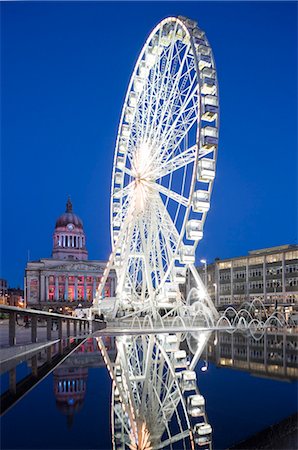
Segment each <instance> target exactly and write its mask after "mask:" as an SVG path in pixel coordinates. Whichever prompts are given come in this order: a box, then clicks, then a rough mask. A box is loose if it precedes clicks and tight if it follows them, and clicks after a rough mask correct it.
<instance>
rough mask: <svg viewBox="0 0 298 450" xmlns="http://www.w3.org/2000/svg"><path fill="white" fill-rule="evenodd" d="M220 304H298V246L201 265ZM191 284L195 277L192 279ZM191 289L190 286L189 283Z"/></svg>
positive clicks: (202, 276)
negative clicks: (259, 302) (255, 301)
mask: <svg viewBox="0 0 298 450" xmlns="http://www.w3.org/2000/svg"><path fill="white" fill-rule="evenodd" d="M198 272H199V274H200V275H201V278H202V280H203V282H206V281H207V288H208V292H209V294H210V296H211V298H212V299H213V301H214V303H215V305H216V306H217V307H221V306H223V307H224V306H228V305H241V304H242V303H244V302H246V301H249V302H250V301H252V300H254V299H259V300H261V301H262V302H263V303H264V304H265V305H267V306H272V307H274V306H275V305H283V306H296V307H298V245H282V246H278V247H270V248H266V249H261V250H253V251H250V252H249V253H248V255H247V256H240V257H236V258H229V259H217V260H216V261H214V262H213V263H212V264H207V266H200V267H198ZM188 283H189V284H191V280H189V281H188ZM188 289H189V286H188Z"/></svg>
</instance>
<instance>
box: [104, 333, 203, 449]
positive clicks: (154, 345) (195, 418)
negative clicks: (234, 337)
mask: <svg viewBox="0 0 298 450" xmlns="http://www.w3.org/2000/svg"><path fill="white" fill-rule="evenodd" d="M209 336H210V333H208V332H207V333H206V332H202V333H200V335H199V336H198V333H196V335H192V336H188V335H185V334H182V333H176V334H155V335H154V334H151V335H145V334H143V335H142V334H140V335H137V336H118V337H116V338H115V341H116V349H117V355H116V358H115V359H113V361H112V360H111V359H110V357H109V352H108V349H107V347H106V346H105V345H104V342H103V340H102V339H101V338H100V337H98V338H96V340H97V343H98V347H99V349H100V351H101V353H102V356H103V359H104V362H105V364H106V366H107V369H108V371H109V373H110V376H111V379H112V398H111V424H112V445H113V449H114V450H120V449H121V450H125V449H130V450H140V449H142V450H149V449H152V450H153V449H165V448H169V449H185V450H188V449H195V448H202V449H211V448H212V427H211V425H210V424H209V422H208V418H207V414H206V406H205V398H204V397H203V396H202V395H201V393H200V391H199V388H198V385H197V374H196V372H195V367H196V364H197V362H198V361H199V359H200V357H201V355H202V353H203V350H204V348H205V345H206V343H207V341H208V339H209ZM195 341H196V342H197V346H196V348H195ZM189 344H191V346H192V347H191V349H190V348H189ZM207 367H208V363H207V362H205V365H204V366H203V367H202V370H203V371H206V370H207Z"/></svg>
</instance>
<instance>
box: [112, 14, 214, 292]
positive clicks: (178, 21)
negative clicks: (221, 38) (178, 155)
mask: <svg viewBox="0 0 298 450" xmlns="http://www.w3.org/2000/svg"><path fill="white" fill-rule="evenodd" d="M171 22H174V23H176V24H177V25H178V24H179V26H180V27H182V29H183V30H184V32H185V33H186V35H187V36H188V37H189V45H190V48H191V50H192V53H193V57H194V61H195V63H194V69H195V73H196V91H197V97H198V99H197V101H198V114H197V117H196V121H195V127H196V143H195V147H196V150H195V158H194V161H193V168H192V176H191V183H190V188H189V194H188V204H187V207H186V210H185V212H184V218H183V225H182V226H181V229H180V231H178V234H179V238H178V241H177V245H176V248H175V252H174V254H173V255H172V258H171V260H170V261H169V264H168V266H167V269H166V272H165V273H164V275H163V278H162V280H161V281H160V282H159V289H160V287H161V286H163V284H164V283H165V282H166V280H167V277H168V275H169V273H170V272H171V270H172V268H173V266H174V264H175V261H176V260H177V256H178V253H179V250H180V249H181V246H182V245H183V240H184V238H185V233H186V224H187V222H188V220H189V217H190V213H191V210H192V200H193V196H194V190H195V186H196V181H197V171H198V162H199V158H200V153H199V145H200V142H201V128H202V125H201V120H202V119H201V112H202V93H201V79H200V70H199V65H198V57H197V53H196V50H195V48H194V41H193V36H192V34H191V30H190V29H189V28H188V27H187V26H186V25H185V23H184V22H183V20H182V19H181V18H180V17H174V16H170V17H167V18H165V19H163V20H162V21H160V22H159V23H158V24H157V25H156V26H155V27H154V29H153V30H152V31H151V33H150V34H149V36H148V38H147V39H146V41H145V44H144V45H143V47H142V49H141V51H140V53H139V56H138V58H137V61H136V63H135V66H134V69H133V72H132V75H131V77H130V81H129V84H128V87H127V91H126V95H125V100H124V103H123V107H122V111H121V117H120V121H119V127H118V132H117V141H116V146H115V153H114V162H113V174H112V185H111V208H110V229H111V240H112V247H113V249H114V248H115V245H116V240H115V237H114V216H113V213H114V210H113V205H114V202H113V200H114V197H113V194H114V189H115V182H114V180H115V174H116V161H117V156H118V150H119V143H120V140H121V137H122V136H121V127H122V126H123V124H124V123H125V120H124V117H125V111H126V108H127V107H128V100H129V95H130V93H131V92H132V86H133V83H134V81H135V79H136V77H137V72H138V69H139V65H140V62H141V61H142V58H143V57H144V55H145V53H146V50H147V48H148V46H149V44H150V42H151V41H152V39H153V37H154V36H155V35H156V34H157V33H158V32H159V30H162V28H163V26H164V25H165V24H167V23H171ZM177 25H176V26H177ZM206 41H207V38H206ZM207 43H208V41H207ZM211 54H212V52H211ZM212 63H213V66H215V63H214V58H213V55H212ZM216 82H217V79H216ZM216 95H217V97H218V88H217V93H216ZM216 123H217V124H218V122H217V121H216ZM129 127H130V129H131V127H132V125H131V124H130V125H129ZM216 127H217V129H218V125H216ZM216 150H217V149H215V150H214V160H215V162H216V159H217V151H216ZM126 158H127V156H126ZM212 188H213V182H210V183H209V186H208V193H209V195H210V196H211V192H212ZM121 206H122V205H121ZM204 222H205V216H204V220H203V225H204ZM198 242H199V241H196V240H193V242H192V244H191V245H192V247H193V248H194V250H195V249H196V247H197V245H198Z"/></svg>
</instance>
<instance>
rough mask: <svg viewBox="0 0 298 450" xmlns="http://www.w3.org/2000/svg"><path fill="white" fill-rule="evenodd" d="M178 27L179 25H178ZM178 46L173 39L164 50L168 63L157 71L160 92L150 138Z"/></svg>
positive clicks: (150, 136) (148, 132) (149, 136)
mask: <svg viewBox="0 0 298 450" xmlns="http://www.w3.org/2000/svg"><path fill="white" fill-rule="evenodd" d="M176 28H177V26H176ZM175 46H176V42H175V41H172V42H171V44H170V46H169V48H168V49H166V50H164V54H163V59H164V60H165V59H166V63H165V67H164V70H163V72H161V71H160V70H158V72H157V77H156V78H157V79H156V85H157V86H158V92H157V97H156V105H155V111H154V115H153V120H152V121H151V124H150V125H151V126H150V130H147V135H148V138H149V140H150V139H151V138H152V130H154V129H155V128H156V124H157V121H158V109H159V108H158V107H159V105H160V103H161V100H164V98H165V87H166V85H167V82H168V79H169V78H170V77H169V75H170V74H169V72H170V69H171V63H172V58H173V53H174V49H175Z"/></svg>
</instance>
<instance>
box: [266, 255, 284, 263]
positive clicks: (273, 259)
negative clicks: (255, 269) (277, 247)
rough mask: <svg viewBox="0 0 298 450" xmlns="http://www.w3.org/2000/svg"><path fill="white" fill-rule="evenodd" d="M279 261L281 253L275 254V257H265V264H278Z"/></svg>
mask: <svg viewBox="0 0 298 450" xmlns="http://www.w3.org/2000/svg"><path fill="white" fill-rule="evenodd" d="M281 260H282V253H276V254H275V255H267V256H266V262H267V263H274V262H279V261H281Z"/></svg>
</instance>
